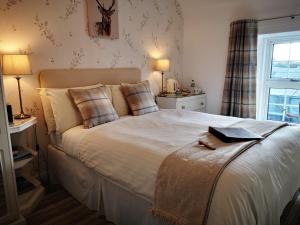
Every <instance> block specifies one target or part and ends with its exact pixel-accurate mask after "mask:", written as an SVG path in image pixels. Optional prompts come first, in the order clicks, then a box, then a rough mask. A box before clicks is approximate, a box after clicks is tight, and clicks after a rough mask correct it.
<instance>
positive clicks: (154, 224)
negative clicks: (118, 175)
mask: <svg viewBox="0 0 300 225" xmlns="http://www.w3.org/2000/svg"><path fill="white" fill-rule="evenodd" d="M48 151H49V152H48V156H49V158H48V160H49V168H50V169H49V173H50V179H51V182H52V183H59V184H61V185H62V186H63V187H64V188H65V189H66V190H67V191H68V192H69V193H70V194H71V195H72V196H73V197H74V198H76V199H77V200H78V201H80V202H81V203H82V204H84V205H86V206H87V207H88V208H90V209H92V210H97V211H99V212H100V213H102V214H104V215H105V217H106V219H107V220H108V221H111V222H113V223H114V224H117V225H149V224H151V225H166V224H167V223H165V222H164V221H162V220H159V219H157V218H156V217H153V216H152V214H151V207H152V205H151V203H149V202H148V201H146V200H145V199H143V198H141V197H139V196H136V195H134V194H133V193H131V192H129V191H127V190H125V189H123V188H121V187H119V186H118V185H116V184H114V183H112V182H111V181H109V180H107V179H106V178H104V177H102V176H101V175H100V174H99V173H97V172H95V171H94V170H92V169H89V168H87V167H86V166H84V165H83V163H81V162H80V161H79V160H77V159H75V158H72V157H70V156H68V155H66V154H65V153H64V152H63V151H60V150H58V149H56V148H55V147H53V146H51V145H49V146H48Z"/></svg>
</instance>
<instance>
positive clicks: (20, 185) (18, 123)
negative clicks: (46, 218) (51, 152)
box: [9, 117, 45, 215]
mask: <svg viewBox="0 0 300 225" xmlns="http://www.w3.org/2000/svg"><path fill="white" fill-rule="evenodd" d="M36 123H37V119H36V118H35V117H31V118H28V119H23V120H14V123H13V124H11V125H10V126H9V133H10V135H11V139H15V141H17V142H18V146H14V143H13V140H12V145H13V147H12V149H13V151H17V152H18V154H14V163H13V165H14V169H15V174H16V184H17V189H18V201H19V210H20V213H21V214H22V215H26V214H28V213H30V212H31V211H33V210H34V208H35V206H36V205H37V204H38V203H39V201H40V200H41V198H42V197H43V195H44V190H45V189H44V187H43V186H42V185H41V183H40V182H39V181H38V180H37V179H36V177H35V176H34V175H33V173H32V171H31V170H30V169H31V168H30V166H29V165H30V164H32V162H33V159H34V158H35V157H36V156H37V157H38V152H37V151H36V150H35V149H33V148H31V147H29V146H27V145H23V144H20V143H19V140H18V139H20V138H21V136H20V135H19V134H21V133H23V132H29V130H30V129H32V132H34V135H32V137H33V138H35V135H36V134H35V132H36V127H35V126H36ZM28 136H29V135H28ZM33 143H35V140H32V145H33ZM35 144H36V143H35Z"/></svg>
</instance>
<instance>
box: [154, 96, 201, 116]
mask: <svg viewBox="0 0 300 225" xmlns="http://www.w3.org/2000/svg"><path fill="white" fill-rule="evenodd" d="M156 102H157V105H158V107H159V108H160V109H181V110H190V111H199V112H205V111H206V95H205V94H202V95H192V96H186V97H181V96H180V97H159V96H157V97H156Z"/></svg>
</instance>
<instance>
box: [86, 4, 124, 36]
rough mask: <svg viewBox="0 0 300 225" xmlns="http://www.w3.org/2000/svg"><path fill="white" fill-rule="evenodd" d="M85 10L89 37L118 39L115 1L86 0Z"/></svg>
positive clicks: (116, 5)
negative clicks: (86, 11)
mask: <svg viewBox="0 0 300 225" xmlns="http://www.w3.org/2000/svg"><path fill="white" fill-rule="evenodd" d="M87 9H88V27H89V34H90V36H92V37H102V38H109V39H117V38H119V21H118V1H117V0H87Z"/></svg>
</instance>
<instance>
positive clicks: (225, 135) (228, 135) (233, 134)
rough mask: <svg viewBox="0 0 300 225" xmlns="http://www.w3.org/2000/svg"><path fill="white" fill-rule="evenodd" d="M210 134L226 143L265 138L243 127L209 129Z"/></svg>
mask: <svg viewBox="0 0 300 225" xmlns="http://www.w3.org/2000/svg"><path fill="white" fill-rule="evenodd" d="M208 132H209V133H211V134H213V135H214V136H216V137H217V138H219V139H220V140H221V141H223V142H226V143H231V142H241V141H253V140H261V139H262V138H263V137H262V136H260V135H258V134H255V133H253V132H251V131H249V130H247V129H244V128H242V127H209V128H208Z"/></svg>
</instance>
